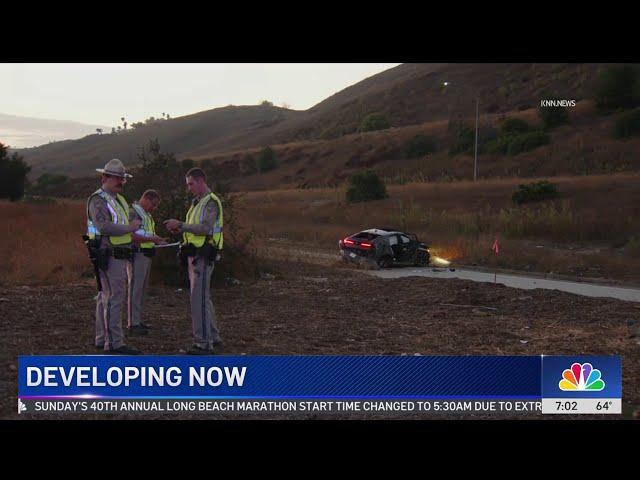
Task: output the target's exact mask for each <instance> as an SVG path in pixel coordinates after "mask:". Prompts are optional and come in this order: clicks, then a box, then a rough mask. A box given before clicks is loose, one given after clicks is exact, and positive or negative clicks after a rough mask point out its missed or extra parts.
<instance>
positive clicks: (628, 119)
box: [613, 108, 640, 138]
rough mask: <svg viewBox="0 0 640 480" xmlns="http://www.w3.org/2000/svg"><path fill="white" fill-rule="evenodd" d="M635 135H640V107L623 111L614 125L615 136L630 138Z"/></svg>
mask: <svg viewBox="0 0 640 480" xmlns="http://www.w3.org/2000/svg"><path fill="white" fill-rule="evenodd" d="M634 135H640V108H636V109H635V110H631V111H630V112H625V113H623V114H622V115H620V117H619V118H618V119H617V120H616V123H615V124H614V126H613V136H614V137H615V138H628V137H632V136H634Z"/></svg>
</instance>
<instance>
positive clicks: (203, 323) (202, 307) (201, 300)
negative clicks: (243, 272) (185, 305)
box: [187, 257, 220, 348]
mask: <svg viewBox="0 0 640 480" xmlns="http://www.w3.org/2000/svg"><path fill="white" fill-rule="evenodd" d="M187 265H188V267H189V285H190V293H191V297H190V298H191V323H192V326H193V338H194V343H195V344H196V345H198V346H199V347H201V348H212V346H213V343H215V342H218V341H220V332H219V331H218V326H217V324H216V311H215V309H214V308H213V302H212V301H211V274H212V273H213V267H214V265H213V263H212V264H211V265H209V263H208V261H207V260H205V259H203V258H202V257H188V259H187Z"/></svg>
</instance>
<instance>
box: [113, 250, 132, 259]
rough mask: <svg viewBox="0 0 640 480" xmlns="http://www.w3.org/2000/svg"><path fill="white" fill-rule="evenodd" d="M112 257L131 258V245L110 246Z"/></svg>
mask: <svg viewBox="0 0 640 480" xmlns="http://www.w3.org/2000/svg"><path fill="white" fill-rule="evenodd" d="M111 252H112V254H113V258H115V259H117V260H131V258H132V257H133V250H132V249H131V247H111Z"/></svg>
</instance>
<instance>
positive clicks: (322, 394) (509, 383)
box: [18, 355, 622, 414]
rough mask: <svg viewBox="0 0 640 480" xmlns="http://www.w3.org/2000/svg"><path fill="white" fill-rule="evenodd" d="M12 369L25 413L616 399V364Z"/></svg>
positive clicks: (548, 409) (66, 365)
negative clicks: (142, 406)
mask: <svg viewBox="0 0 640 480" xmlns="http://www.w3.org/2000/svg"><path fill="white" fill-rule="evenodd" d="M18 365H19V367H18V398H19V402H21V403H22V405H20V404H19V409H21V408H24V407H26V408H27V411H29V410H30V411H44V407H43V405H45V404H46V405H47V406H48V405H54V406H55V405H64V404H59V403H50V402H66V401H70V402H74V401H76V402H84V403H80V404H76V405H80V406H81V407H83V406H84V405H85V404H87V405H89V407H88V408H90V406H92V405H93V406H95V407H96V408H99V406H100V405H103V404H101V403H99V402H109V401H115V402H120V401H122V402H125V403H126V402H132V401H138V400H139V401H161V402H162V401H174V400H175V401H181V400H184V401H195V402H196V405H199V403H197V402H198V401H204V402H205V404H204V405H207V403H206V402H217V401H220V402H223V401H232V402H234V405H240V402H252V401H267V402H275V403H273V405H277V404H280V405H285V404H284V403H277V402H285V401H292V402H294V403H293V404H294V405H297V406H300V408H304V406H303V405H304V403H303V402H305V401H319V402H321V401H326V402H334V403H332V405H333V406H335V407H336V408H342V407H341V405H347V404H341V403H340V402H342V401H354V402H371V401H406V402H412V403H411V404H412V405H413V407H414V410H413V411H430V412H440V411H450V412H455V411H468V412H476V411H477V412H483V413H486V412H488V411H489V412H491V411H495V412H498V411H502V410H504V409H507V408H509V407H512V408H511V410H505V411H507V412H509V411H510V412H518V411H523V412H525V411H527V410H517V408H518V407H519V406H522V405H525V404H527V403H528V402H534V403H535V406H536V408H535V410H530V411H538V412H542V413H567V414H575V413H599V414H607V413H615V412H619V411H620V406H621V399H622V378H621V372H622V366H621V359H620V357H619V356H373V355H369V356H244V355H243V356H203V357H192V356H101V355H87V356H73V355H70V356H21V357H20V358H19V361H18ZM545 400H552V402H545ZM583 400H595V401H596V402H595V403H593V402H583ZM558 401H560V403H559V404H558V403H557V402H558ZM33 402H40V403H33ZM419 402H422V403H419ZM482 402H489V403H482ZM491 402H505V403H504V404H502V406H500V407H495V405H494V408H495V409H494V410H490V409H489V408H491V407H489V406H487V405H490V403H491ZM518 402H520V403H518ZM567 402H574V403H575V405H574V403H567ZM469 404H470V406H469ZM127 405H129V403H127ZM243 405H244V404H243ZM361 405H363V406H364V405H365V403H361ZM367 405H368V404H367ZM381 405H382V404H381ZM504 405H508V406H504ZM31 407H33V408H31ZM457 407H460V408H457ZM476 407H477V408H476ZM538 407H539V408H538ZM240 408H242V407H240ZM426 408H428V409H429V410H425V409H426ZM487 409H489V410H487ZM61 411H64V410H61ZM79 411H82V410H79ZM96 411H99V410H96ZM240 411H245V410H240ZM296 411H299V409H298V410H296ZM332 411H333V410H332Z"/></svg>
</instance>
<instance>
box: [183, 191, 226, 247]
mask: <svg viewBox="0 0 640 480" xmlns="http://www.w3.org/2000/svg"><path fill="white" fill-rule="evenodd" d="M210 200H214V201H215V202H216V203H217V204H218V218H217V220H216V223H215V224H214V226H213V228H212V229H211V230H210V231H209V233H208V234H207V235H206V236H205V235H195V234H193V233H190V232H184V234H183V237H184V243H192V244H193V245H195V246H196V247H198V248H200V247H202V246H203V245H204V242H205V239H207V238H209V242H210V243H211V244H212V245H214V246H216V247H218V250H222V245H223V237H222V227H223V224H224V221H223V217H222V203H221V202H220V199H219V198H218V197H217V196H216V195H215V194H214V193H213V192H211V193H210V194H209V195H205V196H204V197H202V198H201V199H200V201H199V202H198V203H196V204H195V205H191V207H189V211H188V212H187V219H186V221H185V222H184V223H188V224H197V225H199V224H202V219H203V216H204V211H205V207H206V206H207V203H209V201H210Z"/></svg>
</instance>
